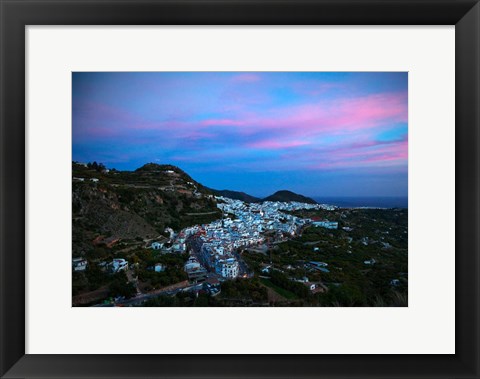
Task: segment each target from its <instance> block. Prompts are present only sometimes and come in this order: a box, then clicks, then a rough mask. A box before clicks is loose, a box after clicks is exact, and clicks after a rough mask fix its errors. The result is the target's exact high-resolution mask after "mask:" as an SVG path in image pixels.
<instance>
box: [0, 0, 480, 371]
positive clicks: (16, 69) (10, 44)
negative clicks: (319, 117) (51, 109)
mask: <svg viewBox="0 0 480 379" xmlns="http://www.w3.org/2000/svg"><path fill="white" fill-rule="evenodd" d="M0 12H1V19H0V20H1V21H0V22H1V42H0V53H1V62H0V70H1V71H0V74H1V77H0V79H1V99H0V104H1V111H0V115H1V119H0V122H1V127H0V141H1V149H0V151H1V159H0V173H1V179H0V182H1V189H0V206H1V208H0V217H1V225H0V226H1V227H0V249H1V250H0V270H1V272H0V275H1V277H0V279H1V282H0V283H1V284H0V286H1V288H0V290H1V293H0V294H1V299H0V301H1V304H0V314H1V320H0V327H1V341H0V343H1V345H0V374H1V375H2V377H5V378H26V377H31V378H54V377H55V378H60V377H62V378H73V377H75V378H90V377H92V378H93V377H96V378H100V377H111V378H133V377H149V378H156V377H159V378H160V377H161V378H167V377H168V378H174V377H175V378H180V377H182V378H200V377H201V378H233V377H235V378H243V377H245V378H249V377H251V378H287V377H288V378H313V377H315V378H317V377H318V378H327V377H328V378H330V377H331V378H347V377H349V378H352V377H356V378H357V377H365V378H367V377H369V378H375V377H382V378H407V377H408V378H427V377H428V378H479V375H480V360H479V340H480V339H479V323H478V320H479V277H480V272H479V231H480V229H479V222H478V221H479V206H480V203H479V175H478V174H479V171H478V170H479V163H480V156H479V154H480V150H479V138H478V137H479V132H480V125H479V122H480V115H479V104H480V82H479V80H480V5H479V3H478V1H477V0H457V1H455V0H417V1H412V0H383V1H376V0H336V1H334V0H313V1H306V0H301V1H294V0H270V1H267V0H260V1H248V0H244V1H238V0H230V1H227V0H196V1H191V0H187V1H184V0H180V1H144V0H140V1H134V0H99V1H88V0H86V1H84V0H73V1H70V0H63V1H54V0H0ZM57 24H58V25H157V24H160V25H161V24H165V25H172V24H182V25H186V24H194V25H202V24H216V25H234V24H241V25H274V24H286V25H315V24H324V25H380V24H381V25H390V24H391V25H455V27H456V33H455V65H456V73H455V75H456V89H455V95H456V100H455V107H456V115H455V123H456V129H455V130H456V131H455V150H456V174H455V190H456V199H455V201H456V203H455V205H456V214H455V222H456V227H455V234H456V246H455V254H456V266H455V274H456V279H455V296H456V311H455V317H456V341H455V343H456V353H455V354H454V355H268V354H266V355H239V356H236V355H162V356H158V355H122V356H119V355H26V354H25V255H24V252H25V27H26V26H27V25H57ZM426 127H431V126H426ZM52 332H54V331H52Z"/></svg>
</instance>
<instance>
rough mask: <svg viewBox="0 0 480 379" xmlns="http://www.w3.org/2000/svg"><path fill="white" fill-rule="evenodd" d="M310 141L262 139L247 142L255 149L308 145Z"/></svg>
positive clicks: (248, 145)
mask: <svg viewBox="0 0 480 379" xmlns="http://www.w3.org/2000/svg"><path fill="white" fill-rule="evenodd" d="M306 145H309V142H306V141H276V140H262V141H257V142H252V143H249V144H247V147H249V148H255V149H270V150H276V149H287V148H292V147H299V146H306Z"/></svg>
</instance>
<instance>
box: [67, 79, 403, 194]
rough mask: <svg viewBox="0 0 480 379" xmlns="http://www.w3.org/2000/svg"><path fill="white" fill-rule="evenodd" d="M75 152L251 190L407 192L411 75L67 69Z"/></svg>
mask: <svg viewBox="0 0 480 379" xmlns="http://www.w3.org/2000/svg"><path fill="white" fill-rule="evenodd" d="M72 81H73V82H72V84H73V85H72V100H73V101H72V111H73V115H72V127H73V160H76V161H80V162H89V161H91V162H93V161H97V162H102V163H104V164H105V165H106V166H107V167H110V168H112V167H114V168H116V169H119V170H134V169H136V168H138V167H140V166H142V165H143V164H145V163H149V162H155V163H165V164H173V165H176V166H178V167H180V168H181V169H183V170H185V171H186V172H187V173H188V174H190V175H191V176H192V177H193V178H194V179H195V180H197V181H199V182H200V183H202V184H204V185H206V186H208V187H212V188H216V189H231V190H238V191H244V192H247V193H250V194H252V195H255V196H265V195H269V194H271V193H273V192H275V191H277V190H281V189H288V190H291V191H294V192H297V193H301V194H304V195H306V196H407V191H408V172H407V168H408V74H407V73H350V72H342V73H332V72H328V73H322V72H319V73H310V72H309V73H301V72H298V73H295V72H278V73H267V72H205V73H199V72H178V73H173V72H169V73H161V72H152V73H150V72H148V73H135V72H125V73H108V72H101V73H81V72H78V73H73V74H72Z"/></svg>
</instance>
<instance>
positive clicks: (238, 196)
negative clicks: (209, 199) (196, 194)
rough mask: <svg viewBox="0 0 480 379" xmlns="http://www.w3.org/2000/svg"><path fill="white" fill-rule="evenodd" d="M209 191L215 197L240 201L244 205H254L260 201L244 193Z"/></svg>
mask: <svg viewBox="0 0 480 379" xmlns="http://www.w3.org/2000/svg"><path fill="white" fill-rule="evenodd" d="M211 191H212V192H213V193H214V194H215V195H217V196H224V197H228V198H230V199H234V200H241V201H244V202H246V203H256V202H259V201H261V199H259V198H258V197H255V196H251V195H249V194H248V193H245V192H239V191H230V190H214V189H211Z"/></svg>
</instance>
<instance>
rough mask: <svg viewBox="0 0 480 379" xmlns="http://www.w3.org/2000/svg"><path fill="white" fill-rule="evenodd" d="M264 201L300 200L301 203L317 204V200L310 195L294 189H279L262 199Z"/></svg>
mask: <svg viewBox="0 0 480 379" xmlns="http://www.w3.org/2000/svg"><path fill="white" fill-rule="evenodd" d="M262 201H298V202H299V203H307V204H317V202H316V201H315V200H313V199H310V198H309V197H306V196H303V195H299V194H297V193H294V192H292V191H286V190H283V191H277V192H275V193H274V194H273V195H270V196H268V197H266V198H265V199H262Z"/></svg>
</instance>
